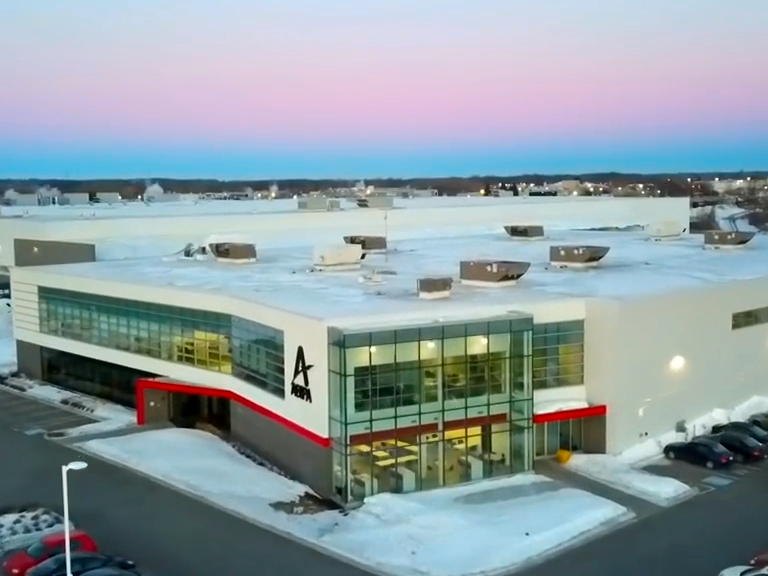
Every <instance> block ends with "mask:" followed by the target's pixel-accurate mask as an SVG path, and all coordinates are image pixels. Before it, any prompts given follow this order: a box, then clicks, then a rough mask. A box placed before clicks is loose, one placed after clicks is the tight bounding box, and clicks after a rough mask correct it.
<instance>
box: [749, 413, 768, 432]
mask: <svg viewBox="0 0 768 576" xmlns="http://www.w3.org/2000/svg"><path fill="white" fill-rule="evenodd" d="M747 422H749V423H750V424H752V425H754V426H757V427H758V428H761V429H763V430H765V431H768V412H758V413H757V414H752V416H750V417H749V418H747Z"/></svg>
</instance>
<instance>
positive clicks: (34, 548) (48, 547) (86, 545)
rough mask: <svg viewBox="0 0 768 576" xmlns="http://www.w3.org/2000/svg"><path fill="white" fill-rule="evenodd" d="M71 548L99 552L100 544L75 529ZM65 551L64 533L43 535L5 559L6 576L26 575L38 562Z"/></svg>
mask: <svg viewBox="0 0 768 576" xmlns="http://www.w3.org/2000/svg"><path fill="white" fill-rule="evenodd" d="M69 544H70V550H71V551H72V552H98V546H96V542H94V540H93V538H91V537H90V536H89V535H88V534H87V533H85V532H83V531H82V530H73V531H72V532H70V534H69ZM63 553H64V533H63V532H57V533H55V534H49V535H48V536H43V537H42V538H40V540H38V541H37V542H36V543H35V544H32V545H31V546H30V547H29V548H27V549H26V550H19V551H17V552H13V553H11V554H9V555H8V557H7V558H6V559H5V560H3V574H5V576H24V575H25V574H26V573H27V571H28V570H31V569H32V568H34V567H35V566H37V565H38V564H42V563H43V562H45V561H46V560H48V559H49V558H51V557H53V556H57V555H58V554H63Z"/></svg>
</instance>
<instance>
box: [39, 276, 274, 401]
mask: <svg viewBox="0 0 768 576" xmlns="http://www.w3.org/2000/svg"><path fill="white" fill-rule="evenodd" d="M38 294H39V313H40V332H41V333H43V334H51V335H54V336H59V337H61V338H67V339H69V340H77V341H79V342H85V343H87V344H93V345H95V346H103V347H105V348H112V349H115V350H122V351H124V352H130V353H132V354H139V355H141V356H148V357H150V358H157V359H160V360H166V361H169V362H177V363H181V364H189V365H192V366H194V367H196V368H200V369H202V370H209V371H212V372H220V373H223V374H232V375H234V376H236V377H238V378H241V379H242V380H245V381H247V382H249V383H251V384H253V385H255V386H258V387H259V388H262V389H264V390H266V391H268V392H270V393H272V394H276V395H278V396H281V397H282V396H284V394H285V366H284V352H283V333H282V331H281V330H277V329H274V328H270V327H268V326H264V325H262V324H259V323H257V322H252V321H250V320H244V319H242V318H235V317H231V316H229V315H227V314H219V313H216V312H208V311H206V310H194V309H191V308H181V307H178V306H166V305H162V304H154V303H147V302H138V301H134V300H124V299H120V298H111V297H107V296H99V295H96V294H85V293H79V292H71V291H65V290H58V289H53V288H44V287H40V288H39V292H38Z"/></svg>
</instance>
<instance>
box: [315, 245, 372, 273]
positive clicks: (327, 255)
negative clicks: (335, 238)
mask: <svg viewBox="0 0 768 576" xmlns="http://www.w3.org/2000/svg"><path fill="white" fill-rule="evenodd" d="M364 257H365V254H364V253H363V248H362V246H360V245H359V244H337V245H331V246H317V247H316V248H315V254H314V260H313V263H314V267H315V270H319V271H326V270H357V269H359V268H360V266H361V265H362V263H363V258H364Z"/></svg>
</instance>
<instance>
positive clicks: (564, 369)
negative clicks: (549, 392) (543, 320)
mask: <svg viewBox="0 0 768 576" xmlns="http://www.w3.org/2000/svg"><path fill="white" fill-rule="evenodd" d="M581 384H584V322H583V321H581V320H579V321H574V322H551V323H548V324H536V325H534V327H533V388H534V389H535V390H536V389H542V388H557V387H560V386H578V385H581Z"/></svg>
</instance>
